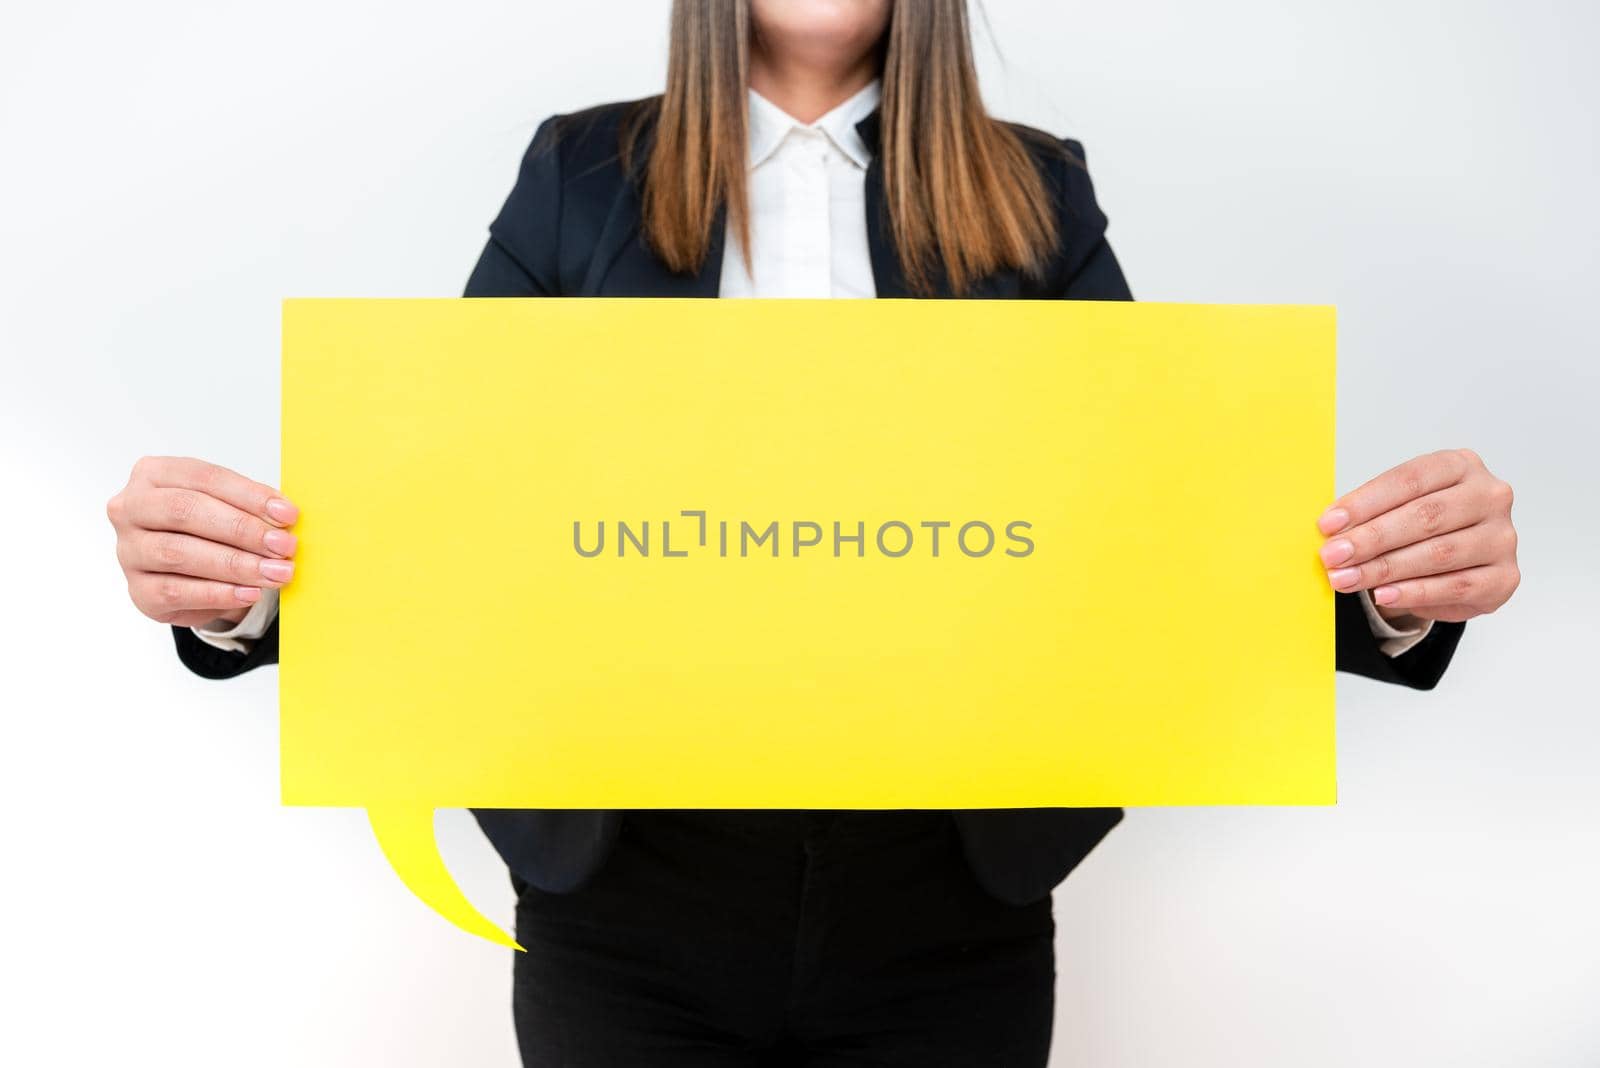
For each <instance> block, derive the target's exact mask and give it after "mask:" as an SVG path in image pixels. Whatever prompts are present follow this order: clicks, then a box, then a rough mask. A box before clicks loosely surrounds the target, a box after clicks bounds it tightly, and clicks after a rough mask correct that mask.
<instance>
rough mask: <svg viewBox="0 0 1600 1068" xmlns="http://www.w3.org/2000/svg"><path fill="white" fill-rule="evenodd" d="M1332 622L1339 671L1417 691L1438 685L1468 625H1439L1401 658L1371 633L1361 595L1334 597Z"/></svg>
mask: <svg viewBox="0 0 1600 1068" xmlns="http://www.w3.org/2000/svg"><path fill="white" fill-rule="evenodd" d="M1333 619H1334V632H1335V637H1334V645H1335V655H1334V661H1335V667H1336V669H1337V670H1339V671H1346V672H1349V673H1350V674H1352V675H1364V676H1366V677H1367V678H1369V679H1377V680H1378V681H1379V682H1392V683H1396V684H1398V685H1400V686H1410V687H1411V688H1412V689H1415V690H1431V689H1433V688H1434V687H1435V686H1437V685H1438V684H1439V679H1440V678H1441V677H1443V675H1444V670H1445V668H1447V667H1449V666H1450V658H1451V657H1453V656H1454V655H1455V652H1456V644H1457V643H1458V642H1460V641H1461V634H1462V632H1463V631H1465V630H1466V626H1467V625H1466V624H1465V623H1443V622H1436V623H1434V625H1433V626H1432V627H1431V628H1429V630H1428V636H1427V637H1426V638H1423V639H1422V640H1421V641H1420V642H1418V643H1417V644H1416V645H1414V646H1412V647H1411V648H1410V649H1407V650H1406V651H1405V652H1403V653H1401V654H1400V655H1399V656H1389V655H1388V654H1386V653H1385V652H1384V651H1383V650H1382V649H1381V648H1379V645H1378V642H1379V638H1378V636H1377V635H1376V634H1373V633H1372V627H1371V625H1370V624H1369V623H1368V622H1367V614H1366V613H1365V612H1364V611H1362V609H1361V601H1360V600H1359V595H1357V594H1354V593H1336V594H1334V616H1333Z"/></svg>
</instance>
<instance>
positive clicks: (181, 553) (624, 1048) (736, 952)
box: [108, 0, 1517, 1068]
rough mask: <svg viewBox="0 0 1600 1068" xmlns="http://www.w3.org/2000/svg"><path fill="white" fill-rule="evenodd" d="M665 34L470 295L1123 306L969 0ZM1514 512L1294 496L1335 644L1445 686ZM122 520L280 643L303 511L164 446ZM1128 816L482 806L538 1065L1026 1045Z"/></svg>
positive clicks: (1069, 146) (215, 651) (534, 149)
mask: <svg viewBox="0 0 1600 1068" xmlns="http://www.w3.org/2000/svg"><path fill="white" fill-rule="evenodd" d="M671 25H672V37H671V48H670V61H669V66H668V76H667V85H666V90H665V92H664V93H663V94H662V95H660V96H657V97H652V98H650V99H647V100H642V101H636V102H633V103H630V104H609V105H603V106H600V107H596V108H592V109H590V110H587V111H583V112H579V113H576V114H571V115H566V116H561V117H557V118H553V119H550V120H549V121H547V122H545V123H544V124H543V125H541V126H540V127H539V129H538V132H537V133H536V134H535V136H534V138H533V143H532V145H531V146H530V147H529V149H528V152H527V154H526V156H525V157H524V159H523V161H522V166H521V171H520V174H519V175H518V177H517V180H516V184H515V187H514V188H513V189H512V191H511V194H510V197H509V199H508V200H507V201H506V203H505V206H504V208H503V209H502V210H501V211H500V213H499V215H498V216H497V217H496V218H495V219H494V221H493V223H492V224H491V225H490V227H489V239H488V243H487V245H486V246H485V248H484V250H483V254H482V257H481V259H480V260H479V261H478V264H477V266H476V268H475V269H474V270H473V272H472V275H471V279H470V281H469V282H468V285H467V295H469V296H480V297H488V296H516V297H528V296H674V297H717V296H721V297H746V296H754V297H875V296H877V297H987V298H1031V299H1066V300H1127V299H1130V295H1129V292H1128V287H1127V285H1126V283H1125V282H1124V280H1123V275H1122V271H1121V269H1120V268H1119V267H1118V264H1117V261H1116V259H1115V257H1114V256H1113V255H1112V251H1111V246H1110V245H1109V244H1107V241H1106V218H1105V216H1104V215H1103V214H1102V213H1101V211H1100V209H1099V207H1098V206H1097V204H1096V202H1095V196H1094V192H1093V189H1092V187H1091V185H1090V181H1089V175H1088V171H1087V170H1086V169H1085V165H1084V154H1083V150H1082V148H1081V147H1080V146H1079V145H1078V144H1076V143H1075V142H1072V141H1061V140H1057V139H1055V138H1053V137H1050V136H1047V135H1045V134H1042V133H1040V132H1038V131H1034V130H1029V129H1025V128H1022V127H1018V126H1013V125H1009V124H1005V123H1002V122H998V121H996V120H994V119H992V118H991V117H989V116H988V115H987V114H985V112H984V110H983V107H982V103H981V100H980V97H979V93H978V87H977V84H976V80H975V77H974V73H973V65H972V58H971V52H970V42H969V38H968V27H967V13H966V10H965V5H964V3H963V0H678V2H677V3H676V4H675V5H674V8H673V13H672V23H671ZM750 358H751V359H761V358H762V356H761V353H760V352H758V351H757V352H752V353H751V354H750ZM1510 504H1511V493H1510V490H1509V488H1508V487H1507V486H1506V484H1505V483H1504V482H1502V481H1500V480H1499V479H1497V478H1495V477H1494V476H1493V475H1491V474H1490V473H1489V472H1488V470H1486V469H1485V467H1484V465H1483V463H1482V462H1481V461H1480V460H1479V459H1478V458H1477V457H1476V456H1475V455H1474V454H1472V453H1471V452H1469V451H1466V450H1462V449H1444V450H1441V451H1439V452H1436V453H1432V454H1430V455H1426V456H1421V457H1417V458H1415V459H1411V460H1408V461H1406V462H1405V463H1403V464H1400V465H1399V466H1398V467H1396V468H1394V469H1393V470H1391V471H1389V472H1387V473H1385V474H1383V475H1380V476H1378V477H1377V478H1374V479H1373V480H1372V481H1370V482H1368V483H1366V484H1365V485H1362V486H1360V487H1358V488H1356V489H1354V490H1352V491H1351V492H1349V493H1348V494H1346V495H1345V496H1344V497H1342V498H1340V499H1339V500H1338V501H1336V502H1333V503H1332V505H1331V506H1330V507H1329V508H1328V510H1327V511H1326V512H1325V513H1324V514H1322V515H1321V516H1307V517H1306V522H1307V524H1311V523H1316V524H1317V525H1318V527H1319V529H1320V530H1321V531H1322V533H1323V534H1324V535H1325V536H1326V541H1325V542H1324V544H1323V546H1322V549H1321V556H1322V563H1323V564H1324V565H1325V567H1326V568H1327V571H1328V580H1329V582H1330V583H1332V585H1333V586H1334V587H1335V589H1336V590H1337V591H1338V596H1337V597H1336V603H1337V632H1338V643H1337V644H1338V666H1339V668H1340V669H1342V670H1346V671H1353V672H1356V673H1359V674H1362V675H1367V676H1369V677H1372V678H1376V679H1381V680H1384V681H1388V682H1393V683H1398V684H1401V685H1405V686H1412V687H1416V688H1419V689H1426V688H1429V687H1432V686H1433V685H1434V684H1435V683H1436V682H1437V681H1438V679H1439V677H1440V675H1441V674H1442V673H1443V672H1444V670H1445V667H1446V665H1447V663H1448V662H1449V660H1450V658H1451V655H1452V653H1453V651H1454V649H1455V646H1456V643H1457V641H1458V640H1459V638H1460V636H1461V630H1462V624H1463V621H1465V620H1466V619H1468V618H1469V617H1472V616H1475V615H1478V614H1481V613H1484V612H1490V611H1494V610H1495V609H1496V608H1497V607H1498V606H1499V605H1500V604H1501V603H1502V602H1504V601H1505V600H1506V598H1507V597H1508V596H1510V594H1511V592H1512V591H1513V589H1514V588H1515V586H1516V584H1517V567H1516V552H1515V549H1516V540H1515V533H1514V531H1513V528H1512V524H1511V518H1510ZM108 511H109V513H110V517H111V519H112V522H113V524H114V525H115V527H116V530H117V535H118V540H117V553H118V557H119V559H120V560H121V562H122V564H123V567H124V569H125V570H126V572H127V576H128V584H129V589H130V591H131V593H132V596H133V600H134V602H135V604H137V605H138V607H139V608H140V609H141V610H142V611H144V612H145V613H146V614H147V615H150V616H152V617H153V618H155V619H157V620H159V621H161V622H164V623H170V624H173V625H174V633H175V634H176V638H177V645H178V652H179V655H180V656H181V657H182V659H183V661H184V663H186V664H187V665H188V666H189V667H190V668H192V669H193V670H195V671H196V672H198V673H200V674H202V675H205V676H207V677H212V678H223V677H228V676H233V675H237V674H239V673H240V672H243V671H248V670H250V669H251V668H254V667H257V666H259V665H261V664H266V663H273V662H275V661H276V660H277V623H276V612H275V602H276V590H277V589H278V588H279V587H281V586H282V585H284V584H285V583H287V582H289V581H291V579H292V576H293V573H294V556H295V549H296V543H295V535H294V533H293V532H292V527H293V526H294V523H295V520H296V517H297V512H296V509H295V506H294V505H293V504H292V503H290V502H288V501H286V500H284V499H283V498H282V497H280V496H279V495H278V494H277V493H276V491H274V490H273V489H272V488H271V487H268V486H265V485H262V484H260V483H258V482H255V481H252V480H250V479H248V478H245V477H243V476H241V475H238V474H235V473H233V472H231V471H227V470H224V469H222V468H220V467H216V466H213V465H210V464H206V463H203V462H200V461H197V460H187V459H172V458H155V459H146V460H141V461H140V462H139V463H138V464H137V465H136V466H135V468H134V472H133V476H132V478H131V479H130V481H129V483H128V485H127V487H126V488H125V489H123V490H122V491H121V492H119V493H118V494H117V495H116V496H115V497H114V498H113V499H112V500H111V502H110V506H109V508H108ZM397 581H403V579H398V578H397ZM1259 607H1260V611H1261V617H1262V620H1263V625H1270V624H1271V618H1272V606H1271V605H1261V606H1259ZM1127 640H1128V641H1129V642H1137V641H1139V636H1138V635H1137V634H1129V635H1128V636H1127ZM1242 640H1243V639H1242ZM1240 655H1248V654H1247V650H1246V648H1245V647H1244V646H1243V645H1242V646H1241V650H1240ZM1120 815H1121V813H1120V812H1119V811H1117V810H1107V809H1087V810H1085V809H1079V810H1059V809H1033V810H1009V811H999V812H956V813H949V812H662V811H629V812H626V813H623V812H597V811H585V812H512V811H482V812H479V813H477V816H478V819H479V821H480V823H481V824H482V826H483V828H484V830H485V831H486V832H487V833H488V835H489V837H490V839H491V840H492V841H493V843H494V845H495V847H496V848H497V849H498V850H499V852H500V853H501V855H502V856H503V857H504V858H505V860H506V862H507V864H508V865H509V867H510V869H511V872H512V878H513V882H514V884H515V886H516V888H517V891H518V903H517V938H518V939H519V941H520V942H521V943H522V944H523V945H524V946H526V947H527V950H528V952H527V953H525V954H519V955H518V956H517V958H516V964H515V982H514V998H513V1004H514V1018H515V1023H516V1028H517V1034H518V1038H519V1041H520V1044H521V1048H522V1051H523V1056H524V1059H525V1061H526V1063H528V1064H530V1065H568V1066H577V1068H610V1066H629V1068H635V1066H650V1068H660V1066H674V1065H684V1066H693V1065H708V1066H709V1065H730V1066H731V1065H765V1064H792V1065H814V1066H822V1065H838V1066H845V1065H869V1064H870V1065H917V1066H923V1068H928V1066H937V1065H960V1066H973V1065H1002V1066H1028V1065H1042V1064H1043V1063H1044V1062H1045V1059H1046V1055H1047V1048H1048V1045H1049V1037H1050V1025H1051V1015H1052V1012H1051V1010H1052V987H1053V979H1054V974H1053V968H1054V962H1053V958H1052V918H1051V913H1050V897H1049V892H1050V889H1051V887H1052V886H1054V885H1055V884H1056V883H1057V882H1059V881H1060V880H1061V879H1062V878H1063V877H1064V876H1065V875H1066V874H1067V873H1068V872H1069V871H1070V870H1071V869H1072V868H1073V867H1074V866H1075V865H1077V864H1078V862H1079V861H1081V860H1082V859H1083V857H1084V856H1085V855H1086V854H1087V853H1088V852H1089V850H1090V849H1091V848H1092V847H1093V846H1094V845H1095V843H1097V842H1098V841H1099V840H1100V839H1101V838H1102V837H1103V836H1104V835H1105V834H1106V833H1107V832H1108V831H1109V830H1110V829H1111V827H1112V826H1113V825H1114V824H1115V823H1116V821H1117V820H1118V819H1119V818H1120Z"/></svg>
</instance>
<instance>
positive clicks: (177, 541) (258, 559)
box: [118, 530, 294, 587]
mask: <svg viewBox="0 0 1600 1068" xmlns="http://www.w3.org/2000/svg"><path fill="white" fill-rule="evenodd" d="M125 540H126V542H127V543H128V544H129V546H130V548H129V549H128V551H127V553H126V554H125V556H126V558H125V559H123V560H122V565H123V567H124V568H128V569H131V570H135V571H153V572H161V573H164V574H173V575H188V576H190V577H191V578H205V579H216V580H218V581H220V582H231V583H233V584H234V585H236V586H274V587H276V586H282V585H283V584H284V583H286V582H288V581H289V580H290V579H291V578H293V577H294V561H292V560H279V559H277V558H276V557H263V556H259V555H257V554H256V553H252V552H247V551H245V550H244V549H239V548H235V547H234V546H231V545H221V544H218V543H217V542H214V541H207V540H205V539H204V538H197V537H194V536H193V535H190V534H175V533H172V532H171V531H158V530H151V531H144V532H140V533H138V534H135V535H134V536H133V537H131V538H128V539H125ZM118 552H119V555H124V554H122V549H121V544H119V545H118Z"/></svg>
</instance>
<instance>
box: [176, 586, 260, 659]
mask: <svg viewBox="0 0 1600 1068" xmlns="http://www.w3.org/2000/svg"><path fill="white" fill-rule="evenodd" d="M276 618H278V591H277V590H274V589H263V590H262V591H261V600H259V601H257V602H256V603H255V604H253V605H251V606H250V611H248V612H246V613H245V614H244V618H243V619H241V620H239V622H237V623H228V622H226V621H225V620H217V621H216V622H213V623H207V624H205V625H204V626H199V627H190V628H189V629H190V630H192V631H194V636H195V637H196V638H199V639H200V640H201V641H203V642H205V643H206V644H207V645H212V646H215V647H217V648H218V649H221V650H223V651H225V652H229V653H248V652H249V651H250V647H251V646H252V645H254V644H255V643H256V641H257V640H258V639H259V638H260V637H261V636H262V635H263V634H265V633H266V632H267V628H268V627H270V626H272V621H273V620H274V619H276Z"/></svg>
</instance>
